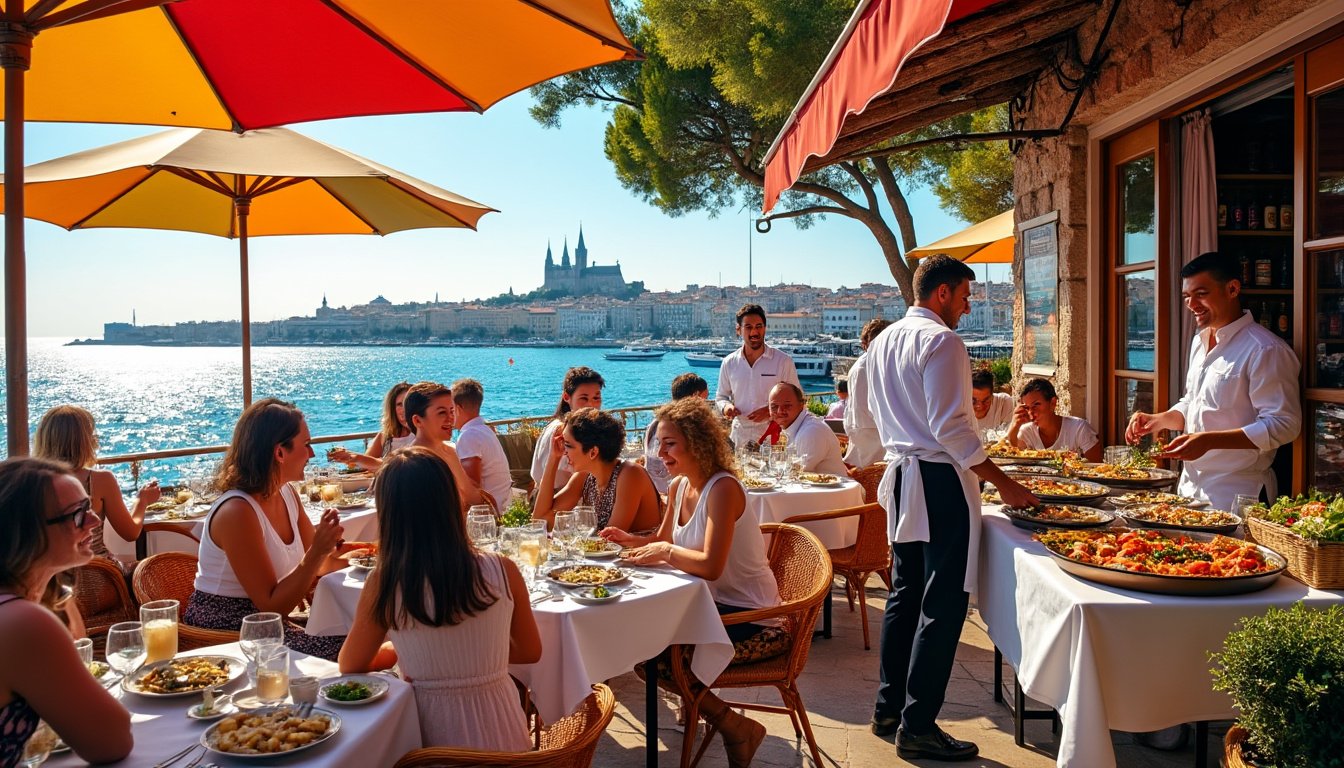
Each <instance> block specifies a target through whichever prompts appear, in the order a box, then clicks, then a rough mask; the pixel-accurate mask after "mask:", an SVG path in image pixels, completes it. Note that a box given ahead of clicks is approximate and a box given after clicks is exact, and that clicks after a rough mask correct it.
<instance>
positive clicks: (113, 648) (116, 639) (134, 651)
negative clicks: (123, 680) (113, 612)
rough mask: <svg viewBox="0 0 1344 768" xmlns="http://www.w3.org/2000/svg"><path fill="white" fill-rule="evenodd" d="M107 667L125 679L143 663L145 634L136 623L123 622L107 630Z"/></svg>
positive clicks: (138, 623)
mask: <svg viewBox="0 0 1344 768" xmlns="http://www.w3.org/2000/svg"><path fill="white" fill-rule="evenodd" d="M106 653H107V665H108V666H109V667H111V668H112V669H113V671H115V672H116V673H117V674H118V675H121V676H122V677H125V676H127V675H129V674H131V673H132V672H134V671H135V670H137V669H139V668H140V665H141V664H144V663H145V632H144V627H143V626H142V625H141V624H140V622H138V621H123V622H120V623H117V624H113V625H112V626H111V627H110V628H109V629H108V630H107V649H106Z"/></svg>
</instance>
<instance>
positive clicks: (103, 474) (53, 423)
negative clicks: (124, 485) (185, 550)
mask: <svg viewBox="0 0 1344 768" xmlns="http://www.w3.org/2000/svg"><path fill="white" fill-rule="evenodd" d="M97 453H98V434H97V432H95V431H94V425H93V415H92V414H90V413H89V412H88V411H86V410H84V409H83V408H80V407H79V406H77V405H58V406H56V407H55V408H52V409H51V410H49V411H47V412H46V413H44V414H42V420H41V421H39V422H38V423H37V432H36V433H34V434H33V455H34V456H36V457H38V458H39V459H50V460H52V461H60V462H64V463H66V464H69V465H70V466H71V467H73V468H74V470H75V479H76V480H79V482H80V485H83V486H84V492H85V493H87V494H88V495H89V501H90V502H92V504H93V511H94V512H97V513H98V515H99V517H101V518H103V520H104V521H105V522H106V523H107V525H110V526H112V530H114V531H116V532H117V535H118V536H120V537H121V538H123V539H125V540H126V541H135V540H136V539H137V538H139V537H140V529H141V528H142V527H143V526H144V524H145V510H146V509H148V508H149V505H150V504H153V503H154V502H156V501H158V500H159V483H158V481H157V480H156V481H153V482H150V483H147V484H146V485H144V486H143V487H141V488H140V491H139V492H138V493H137V494H136V496H135V506H134V507H132V508H131V509H129V510H127V509H126V502H125V501H123V500H122V498H121V486H120V485H119V484H118V483H117V478H116V476H115V475H113V474H112V473H111V472H108V471H107V470H105V469H94V468H93V465H94V459H95V458H96V456H97ZM105 527H106V526H104V525H101V524H100V525H99V526H98V527H97V528H96V529H95V530H94V532H93V553H94V554H95V555H97V556H99V557H106V558H108V559H110V560H114V561H115V560H116V558H114V557H112V554H111V553H110V552H108V551H107V545H106V544H105V543H104V542H103V529H104V528H105Z"/></svg>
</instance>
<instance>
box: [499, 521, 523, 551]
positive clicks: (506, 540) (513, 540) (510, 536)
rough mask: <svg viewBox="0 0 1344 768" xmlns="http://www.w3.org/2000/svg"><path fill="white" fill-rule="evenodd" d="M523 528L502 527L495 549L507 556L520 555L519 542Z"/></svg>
mask: <svg viewBox="0 0 1344 768" xmlns="http://www.w3.org/2000/svg"><path fill="white" fill-rule="evenodd" d="M522 534H523V529H522V528H501V529H499V543H497V544H496V545H495V551H496V552H498V553H499V554H501V555H503V556H505V557H507V558H515V557H517V556H518V542H519V540H521V539H522Z"/></svg>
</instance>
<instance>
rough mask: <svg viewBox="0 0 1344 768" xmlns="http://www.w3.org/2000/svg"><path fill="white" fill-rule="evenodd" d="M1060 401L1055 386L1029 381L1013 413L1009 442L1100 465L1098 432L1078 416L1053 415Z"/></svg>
mask: <svg viewBox="0 0 1344 768" xmlns="http://www.w3.org/2000/svg"><path fill="white" fill-rule="evenodd" d="M1058 406H1059V398H1058V397H1057V396H1056V395H1055V385H1053V384H1051V383H1050V382H1048V381H1046V380H1045V379H1032V380H1031V381H1028V382H1027V383H1026V385H1025V386H1023V387H1022V396H1021V401H1020V405H1018V406H1017V410H1015V411H1014V412H1013V423H1012V425H1011V426H1010V427H1009V428H1008V438H1007V439H1008V442H1010V443H1012V444H1013V446H1015V447H1017V448H1034V449H1036V450H1043V449H1048V450H1052V451H1071V452H1073V453H1077V454H1080V455H1081V456H1082V457H1083V458H1085V459H1087V460H1088V461H1091V462H1100V461H1101V457H1102V451H1101V440H1099V439H1098V438H1097V431H1096V430H1095V429H1093V428H1092V425H1091V424H1088V423H1087V422H1086V421H1084V420H1083V419H1080V418H1078V417H1077V416H1063V415H1061V414H1059V413H1056V412H1055V409H1056V408H1058Z"/></svg>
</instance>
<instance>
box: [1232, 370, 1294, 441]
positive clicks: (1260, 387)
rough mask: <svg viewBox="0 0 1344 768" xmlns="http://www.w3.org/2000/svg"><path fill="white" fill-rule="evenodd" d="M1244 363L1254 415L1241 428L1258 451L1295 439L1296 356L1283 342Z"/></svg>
mask: <svg viewBox="0 0 1344 768" xmlns="http://www.w3.org/2000/svg"><path fill="white" fill-rule="evenodd" d="M1246 363H1247V364H1246V376H1247V378H1248V380H1249V383H1250V396H1251V406H1252V407H1253V408H1254V409H1255V411H1256V417H1255V420H1254V421H1252V422H1251V423H1250V424H1247V425H1246V426H1244V427H1242V430H1241V431H1242V432H1245V433H1246V437H1248V438H1250V441H1251V442H1252V443H1255V447H1256V448H1259V449H1260V450H1262V451H1270V450H1273V449H1275V448H1278V447H1279V446H1281V445H1284V444H1285V443H1291V442H1292V441H1293V440H1296V439H1297V436H1298V433H1300V432H1301V431H1302V404H1301V402H1300V401H1299V400H1298V388H1297V376H1298V369H1299V364H1298V362H1297V355H1295V354H1294V353H1293V350H1292V348H1290V347H1288V346H1287V345H1284V344H1277V345H1274V346H1272V347H1270V348H1268V349H1266V350H1265V351H1264V353H1263V354H1260V355H1257V356H1255V357H1252V358H1251V359H1249V360H1247V361H1246Z"/></svg>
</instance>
